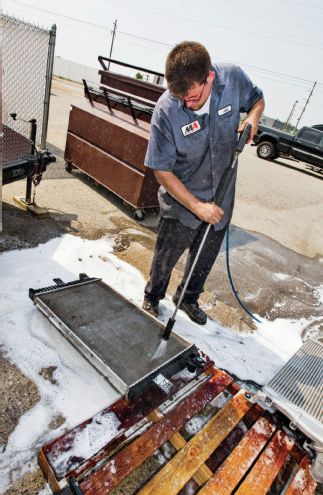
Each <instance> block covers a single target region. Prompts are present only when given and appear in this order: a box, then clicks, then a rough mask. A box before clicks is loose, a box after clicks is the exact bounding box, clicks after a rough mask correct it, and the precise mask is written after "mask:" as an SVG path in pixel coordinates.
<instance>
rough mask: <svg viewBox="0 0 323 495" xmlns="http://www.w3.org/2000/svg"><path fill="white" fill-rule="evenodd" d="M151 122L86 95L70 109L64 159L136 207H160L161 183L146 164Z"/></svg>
mask: <svg viewBox="0 0 323 495" xmlns="http://www.w3.org/2000/svg"><path fill="white" fill-rule="evenodd" d="M149 129H150V126H149V124H147V123H146V122H143V121H140V120H137V124H135V123H134V121H133V119H132V118H131V117H129V116H127V115H125V114H124V113H122V112H118V111H115V110H114V111H113V113H111V112H110V111H109V110H108V109H107V108H106V107H105V106H104V105H100V104H99V103H95V104H94V105H93V106H92V105H91V103H90V102H89V101H87V100H86V99H84V100H83V101H81V102H80V104H79V105H73V106H72V108H71V112H70V119H69V126H68V133H67V140H66V148H65V160H66V162H67V163H68V164H70V165H73V166H75V167H77V168H78V169H80V170H82V171H84V172H85V173H86V174H88V175H89V176H90V177H92V178H93V179H95V180H96V181H97V182H99V183H100V184H102V185H103V186H104V187H106V188H107V189H109V190H110V191H112V192H113V193H115V194H116V195H118V196H119V197H120V198H122V199H123V200H124V201H126V202H127V203H129V204H130V205H131V206H133V207H134V208H135V209H144V208H152V207H158V200H157V191H158V184H157V181H156V179H155V176H154V173H153V172H152V171H151V169H148V168H146V167H145V166H144V157H145V153H146V149H147V144H148V137H149Z"/></svg>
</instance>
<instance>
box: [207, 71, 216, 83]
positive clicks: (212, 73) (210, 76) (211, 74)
mask: <svg viewBox="0 0 323 495" xmlns="http://www.w3.org/2000/svg"><path fill="white" fill-rule="evenodd" d="M208 78H209V80H210V81H211V82H213V81H214V79H215V72H214V70H210V72H209V75H208Z"/></svg>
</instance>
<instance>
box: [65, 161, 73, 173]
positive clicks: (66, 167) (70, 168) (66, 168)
mask: <svg viewBox="0 0 323 495" xmlns="http://www.w3.org/2000/svg"><path fill="white" fill-rule="evenodd" d="M73 168H74V167H73V165H72V164H71V162H66V165H65V170H66V172H68V173H69V174H71V173H72V171H73Z"/></svg>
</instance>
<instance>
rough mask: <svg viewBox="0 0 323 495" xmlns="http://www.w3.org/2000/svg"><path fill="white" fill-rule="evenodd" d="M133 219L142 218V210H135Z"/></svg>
mask: <svg viewBox="0 0 323 495" xmlns="http://www.w3.org/2000/svg"><path fill="white" fill-rule="evenodd" d="M134 215H135V219H136V220H138V221H139V222H140V221H141V220H143V219H144V212H143V211H142V210H135V213H134Z"/></svg>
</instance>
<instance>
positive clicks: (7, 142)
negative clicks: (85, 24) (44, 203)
mask: <svg viewBox="0 0 323 495" xmlns="http://www.w3.org/2000/svg"><path fill="white" fill-rule="evenodd" d="M55 35H56V27H55V26H53V28H52V29H51V30H46V29H43V28H41V27H39V26H36V25H33V24H30V23H27V22H25V21H22V20H20V19H17V18H15V17H11V16H8V15H3V16H2V39H3V76H2V84H3V95H2V98H3V110H2V122H3V124H4V127H3V131H4V132H3V152H4V161H5V162H11V161H14V160H17V159H18V158H20V157H22V156H26V154H27V155H28V150H29V154H30V149H31V143H30V141H29V137H30V130H31V126H30V123H29V120H31V119H36V120H37V134H36V145H38V146H41V147H42V148H45V146H46V134H47V122H48V109H49V95H50V85H51V78H52V65H53V56H54V46H55ZM10 114H16V120H14V119H13V118H12V116H11V115H10Z"/></svg>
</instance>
